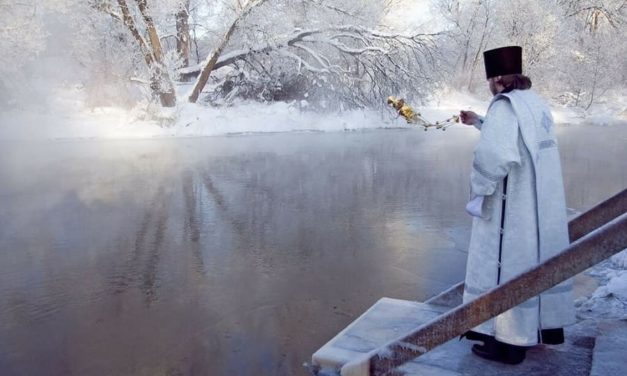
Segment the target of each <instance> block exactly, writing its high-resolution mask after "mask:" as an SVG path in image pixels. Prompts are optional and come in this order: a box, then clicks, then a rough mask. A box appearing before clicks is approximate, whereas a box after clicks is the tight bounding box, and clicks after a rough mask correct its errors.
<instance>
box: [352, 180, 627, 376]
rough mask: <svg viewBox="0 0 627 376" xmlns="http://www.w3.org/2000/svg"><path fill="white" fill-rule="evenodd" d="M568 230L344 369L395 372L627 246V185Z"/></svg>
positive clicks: (379, 375)
mask: <svg viewBox="0 0 627 376" xmlns="http://www.w3.org/2000/svg"><path fill="white" fill-rule="evenodd" d="M601 223H605V224H604V225H603V226H600V227H599V224H601ZM569 232H570V237H571V240H574V242H573V243H572V244H571V245H570V246H568V247H567V248H566V249H565V250H564V251H562V252H561V253H560V254H558V255H556V256H554V257H552V258H550V259H548V260H546V261H545V262H544V263H542V264H540V265H537V266H535V267H533V268H532V269H529V270H528V271H526V272H524V273H522V274H521V275H519V276H518V277H515V278H513V279H511V280H509V281H507V282H505V283H503V284H501V285H499V286H497V287H495V288H493V289H491V290H490V291H488V292H486V293H484V294H483V295H480V296H479V297H477V298H476V299H474V300H472V301H470V302H468V303H466V304H462V305H460V306H458V307H456V308H453V309H452V310H451V311H449V312H447V313H445V314H443V315H441V316H439V317H437V318H435V319H433V320H431V321H430V322H428V323H426V324H424V325H422V326H420V327H418V328H417V329H416V330H414V331H412V332H411V333H409V334H407V335H405V336H403V337H401V338H398V339H396V340H394V341H391V342H389V343H388V344H386V345H384V346H382V347H380V348H378V349H375V350H373V351H371V352H370V353H368V354H365V355H364V356H363V357H361V358H359V359H355V360H353V361H351V362H349V363H347V364H345V365H344V366H343V367H342V370H341V374H342V375H343V376H347V375H352V374H353V370H356V369H360V370H363V369H364V365H365V369H367V370H368V371H369V372H368V374H369V375H372V376H385V375H392V374H395V371H394V369H395V368H396V367H398V366H400V365H402V364H404V363H406V362H408V361H410V360H412V359H415V358H417V357H419V356H420V355H423V354H424V353H426V352H428V351H429V350H431V349H433V348H435V347H437V346H440V345H441V344H443V343H445V342H447V341H449V340H450V339H452V338H455V337H457V336H459V335H461V334H462V333H465V332H466V331H467V330H468V329H470V328H473V327H475V326H477V325H479V324H481V323H483V322H485V321H487V320H489V319H491V318H494V317H495V316H497V315H499V314H501V313H503V312H505V311H507V310H509V309H511V308H513V307H515V306H517V305H519V304H521V303H523V302H525V301H526V300H528V299H530V298H532V297H534V296H536V295H538V294H540V293H542V292H543V291H546V290H548V289H550V288H551V287H553V286H555V285H557V284H559V283H561V282H563V281H565V280H567V279H569V278H571V277H573V276H575V275H576V274H578V273H580V272H582V271H584V270H586V269H588V268H590V267H592V266H594V265H596V264H598V263H599V262H601V261H603V260H605V259H607V258H609V257H610V256H612V255H614V254H615V253H618V252H620V251H622V250H623V249H625V248H627V189H626V190H623V191H622V192H620V193H619V194H617V195H615V196H613V197H611V198H610V199H608V200H606V201H604V202H603V203H601V204H599V205H596V206H595V207H594V208H592V209H590V210H588V211H587V212H585V213H583V214H581V215H579V216H578V217H576V218H574V219H573V220H572V221H571V222H570V223H569Z"/></svg>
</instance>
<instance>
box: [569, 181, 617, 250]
mask: <svg viewBox="0 0 627 376" xmlns="http://www.w3.org/2000/svg"><path fill="white" fill-rule="evenodd" d="M625 212H627V189H623V190H622V191H621V192H619V193H617V194H615V195H614V196H612V197H610V198H608V199H607V200H605V201H603V202H601V203H599V204H597V205H595V206H594V207H593V208H592V209H590V210H588V211H586V212H583V213H581V214H579V215H578V216H576V217H575V218H573V219H572V220H570V222H568V233H569V234H570V241H571V242H574V241H575V240H577V239H579V238H581V237H582V236H584V235H586V234H588V233H590V232H591V231H594V230H595V229H597V228H599V227H601V226H602V225H603V224H605V223H607V222H609V221H611V220H612V219H614V218H616V217H618V216H619V215H621V214H623V213H625Z"/></svg>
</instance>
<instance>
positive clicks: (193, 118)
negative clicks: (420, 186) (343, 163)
mask: <svg viewBox="0 0 627 376" xmlns="http://www.w3.org/2000/svg"><path fill="white" fill-rule="evenodd" d="M180 102H181V104H179V105H178V106H177V107H176V108H174V109H160V108H154V107H151V106H148V105H145V104H144V105H139V106H137V107H136V108H134V109H132V110H126V109H121V108H113V107H99V108H95V109H88V108H86V106H84V105H83V104H82V102H81V101H80V100H70V99H68V98H65V99H64V100H60V101H58V103H57V105H56V106H55V107H54V110H51V109H38V110H29V111H27V110H10V111H3V112H0V139H4V140H6V139H38V140H42V139H43V140H46V139H53V140H54V139H135V138H154V137H194V136H216V135H225V134H240V133H262V132H270V133H272V132H293V131H296V132H311V131H314V132H333V131H344V130H360V129H375V128H390V127H392V128H395V127H408V125H407V124H406V123H405V122H404V120H403V119H402V118H398V117H396V116H395V113H394V111H393V110H392V109H391V108H386V109H384V110H383V111H381V112H378V111H375V110H351V111H344V112H341V113H338V112H333V113H325V114H320V113H316V112H312V111H306V105H307V104H306V103H297V102H293V103H284V102H276V103H271V104H262V103H256V102H246V103H239V104H237V105H233V106H230V107H209V106H204V105H198V104H191V103H184V102H183V101H180ZM626 104H627V97H622V98H617V99H616V100H615V101H614V102H612V105H609V104H602V105H599V106H597V107H593V108H592V109H591V110H590V111H588V112H585V113H584V112H582V110H580V109H575V108H568V107H553V109H554V115H555V119H556V122H557V123H558V124H582V123H583V124H594V125H614V124H626V123H627V110H626V108H627V107H626ZM487 106H488V101H487V100H484V99H480V98H477V97H476V96H473V95H470V94H467V93H460V92H456V91H451V92H447V93H443V94H441V95H440V96H439V98H438V99H436V100H433V101H431V102H430V103H428V104H427V105H426V106H415V109H416V110H418V111H419V112H420V113H421V114H422V116H423V117H424V118H425V119H427V120H428V121H431V122H435V121H438V120H444V119H446V118H449V117H450V116H452V115H454V114H456V113H458V112H459V110H473V111H476V112H478V113H485V111H486V109H487Z"/></svg>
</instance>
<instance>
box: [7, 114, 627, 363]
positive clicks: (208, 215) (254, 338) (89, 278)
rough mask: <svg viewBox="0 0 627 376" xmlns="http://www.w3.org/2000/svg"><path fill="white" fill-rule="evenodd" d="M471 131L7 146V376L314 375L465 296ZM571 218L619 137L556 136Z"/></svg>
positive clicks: (610, 161) (617, 160)
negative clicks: (361, 337)
mask: <svg viewBox="0 0 627 376" xmlns="http://www.w3.org/2000/svg"><path fill="white" fill-rule="evenodd" d="M477 135H478V132H475V131H474V130H472V129H467V128H462V127H454V128H451V129H449V130H447V131H446V132H422V131H421V130H415V129H414V130H377V131H366V132H344V133H321V134H294V133H291V134H290V133H286V134H274V135H255V136H233V137H211V138H197V139H163V140H144V141H106V142H103V141H73V142H42V143H29V142H23V143H21V142H13V143H3V144H1V145H0V147H1V148H2V150H3V158H2V159H1V160H0V182H2V184H0V207H1V208H2V210H1V211H0V373H1V374H3V375H32V374H47V375H69V374H77V375H110V374H137V375H144V374H145V375H156V374H159V375H189V374H209V375H305V374H306V372H305V370H304V369H303V368H302V363H303V362H304V361H308V360H309V357H310V355H311V354H312V353H313V352H314V351H315V350H316V349H318V348H319V347H320V346H322V345H323V344H324V343H325V342H326V341H327V340H329V339H330V338H331V337H332V336H334V335H335V334H336V333H337V332H338V331H339V330H341V329H342V328H344V327H345V326H346V325H347V324H348V323H350V322H351V321H352V320H353V319H354V318H356V317H357V316H358V315H360V314H361V313H362V312H363V311H364V310H365V309H367V308H368V307H369V306H370V305H372V304H373V303H374V302H375V301H376V300H378V299H379V298H380V297H382V296H388V297H394V298H403V299H415V300H425V299H427V298H428V297H430V296H432V295H434V294H435V293H437V292H439V291H441V290H443V289H445V288H447V287H449V286H450V285H452V284H454V283H456V282H458V281H461V280H462V279H463V276H464V268H465V257H466V255H465V252H466V245H467V242H468V237H469V234H470V222H471V220H470V218H469V217H468V216H467V215H466V214H465V212H464V210H463V208H464V204H465V202H466V200H467V198H468V174H469V172H470V161H471V157H472V148H473V146H474V143H475V142H476V140H477ZM558 138H559V142H560V147H561V154H562V161H563V170H564V177H565V184H566V195H567V200H568V206H569V207H570V208H573V209H575V210H585V209H587V208H589V207H590V206H592V205H593V204H594V203H596V202H598V201H600V200H602V199H604V198H606V197H608V196H610V195H611V194H614V193H616V192H617V191H619V190H621V189H623V188H624V187H626V186H627V173H626V172H625V171H627V169H626V168H625V167H626V166H625V162H624V161H625V160H627V148H625V147H624V145H625V141H627V128H625V127H618V126H617V127H563V128H559V133H558Z"/></svg>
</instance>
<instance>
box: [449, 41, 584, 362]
mask: <svg viewBox="0 0 627 376" xmlns="http://www.w3.org/2000/svg"><path fill="white" fill-rule="evenodd" d="M483 57H484V62H485V70H486V76H487V80H488V85H489V88H490V91H491V92H492V94H493V95H494V97H493V99H492V101H491V103H490V106H489V108H488V112H487V114H486V116H485V117H481V116H479V115H477V114H476V113H474V112H472V111H461V113H460V118H461V121H462V122H463V123H464V124H467V125H473V126H475V127H476V128H477V129H478V130H479V131H480V132H481V135H480V138H479V141H478V144H477V145H476V148H475V152H474V159H473V163H472V170H471V174H470V189H471V193H470V201H469V202H468V204H467V205H466V211H467V212H468V213H469V214H470V215H472V216H473V217H474V218H473V223H472V234H471V238H470V245H469V251H468V261H467V267H466V280H465V288H464V302H467V301H470V300H473V299H475V298H476V297H477V296H479V295H481V294H483V293H485V292H487V291H488V290H490V289H492V288H494V287H495V286H498V285H500V284H502V283H504V282H506V281H508V280H510V279H512V278H513V277H515V276H517V275H519V274H521V273H522V272H524V271H526V270H528V269H530V268H531V267H533V266H535V265H537V264H539V263H542V262H543V261H545V260H546V259H548V258H550V257H552V256H554V255H555V254H557V253H559V252H560V251H562V250H563V249H564V248H565V247H567V246H568V244H569V238H568V226H567V215H566V204H565V198H564V187H563V182H562V172H561V167H560V157H559V152H558V145H557V140H556V138H555V129H554V128H555V127H554V123H553V118H552V116H551V111H550V109H549V107H548V105H547V104H546V103H545V101H544V100H543V99H542V98H541V97H540V96H539V95H538V94H536V93H535V91H533V90H532V89H531V80H530V79H529V78H528V77H527V76H524V75H523V74H522V73H523V71H522V48H521V47H518V46H508V47H502V48H497V49H493V50H489V51H485V52H484V54H483ZM574 321H575V315H574V306H573V299H572V283H571V281H570V280H569V281H565V282H563V283H560V284H559V285H557V286H555V287H553V288H551V289H549V290H547V291H545V292H543V293H542V294H540V295H538V296H536V297H533V298H531V299H529V300H527V301H526V302H524V303H522V304H520V305H519V306H516V307H514V308H512V309H510V310H509V311H506V312H504V313H502V314H500V315H498V316H497V317H495V318H494V319H491V320H489V321H487V322H485V323H483V324H481V325H479V326H477V327H475V328H473V329H472V330H471V331H468V332H466V333H465V334H464V337H466V338H467V339H469V340H474V341H480V342H483V344H482V345H480V344H475V345H474V346H473V347H472V352H473V353H474V354H476V355H478V356H480V357H482V358H486V359H489V360H494V361H499V362H503V363H508V364H518V363H520V362H522V361H523V360H524V359H525V353H526V351H527V350H528V349H529V348H530V347H532V346H535V345H537V344H538V343H544V344H551V345H554V344H560V343H563V342H564V331H563V327H564V326H566V325H569V324H572V323H574Z"/></svg>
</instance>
